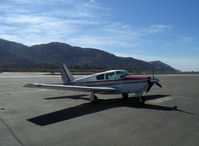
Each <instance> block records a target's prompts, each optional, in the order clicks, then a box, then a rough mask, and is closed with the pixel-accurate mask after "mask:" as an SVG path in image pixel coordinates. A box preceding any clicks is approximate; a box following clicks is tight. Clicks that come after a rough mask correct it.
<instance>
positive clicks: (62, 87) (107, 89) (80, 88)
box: [25, 83, 120, 93]
mask: <svg viewBox="0 0 199 146" xmlns="http://www.w3.org/2000/svg"><path fill="white" fill-rule="evenodd" d="M25 87H33V88H34V87H36V88H46V89H59V90H74V91H84V92H96V93H97V92H119V91H120V90H119V89H117V88H114V87H104V86H76V85H61V84H41V83H32V84H26V85H25Z"/></svg>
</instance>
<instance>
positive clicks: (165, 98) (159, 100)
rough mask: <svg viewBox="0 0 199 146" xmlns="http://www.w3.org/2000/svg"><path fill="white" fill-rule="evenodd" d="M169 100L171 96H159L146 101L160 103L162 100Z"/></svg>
mask: <svg viewBox="0 0 199 146" xmlns="http://www.w3.org/2000/svg"><path fill="white" fill-rule="evenodd" d="M169 100H172V98H171V97H163V98H159V99H153V100H150V101H148V102H151V103H162V102H166V101H169Z"/></svg>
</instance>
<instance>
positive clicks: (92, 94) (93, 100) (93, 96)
mask: <svg viewBox="0 0 199 146" xmlns="http://www.w3.org/2000/svg"><path fill="white" fill-rule="evenodd" d="M90 101H91V102H96V101H98V98H97V96H96V95H95V92H91V95H90Z"/></svg>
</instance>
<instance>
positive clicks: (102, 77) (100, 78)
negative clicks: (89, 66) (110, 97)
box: [96, 74, 104, 80]
mask: <svg viewBox="0 0 199 146" xmlns="http://www.w3.org/2000/svg"><path fill="white" fill-rule="evenodd" d="M96 78H97V80H104V74H101V75H97V76H96Z"/></svg>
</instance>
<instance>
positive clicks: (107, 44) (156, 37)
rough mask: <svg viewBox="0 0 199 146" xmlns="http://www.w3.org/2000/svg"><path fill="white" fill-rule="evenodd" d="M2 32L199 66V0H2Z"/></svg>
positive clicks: (27, 40) (31, 41)
mask: <svg viewBox="0 0 199 146" xmlns="http://www.w3.org/2000/svg"><path fill="white" fill-rule="evenodd" d="M0 38H2V39H7V40H11V41H15V42H19V43H23V44H25V45H28V46H31V45H35V44H42V43H49V42H64V43H67V44H70V45H73V46H80V47H89V48H97V49H100V50H104V51H107V52H109V53H112V54H115V55H117V56H123V57H133V58H136V59H140V60H144V61H154V60H160V61H162V62H164V63H167V64H169V65H171V66H172V67H174V68H176V69H179V70H181V71H199V0H1V1H0Z"/></svg>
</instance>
